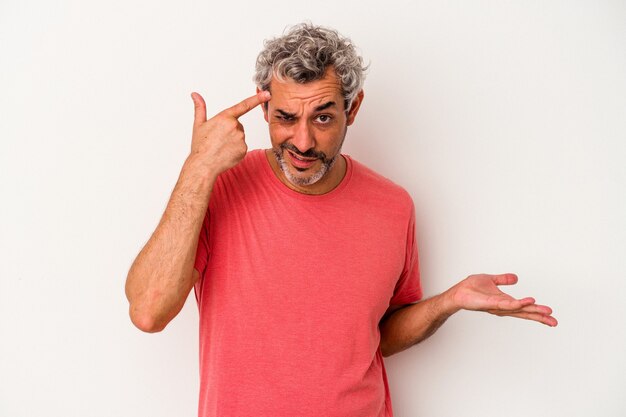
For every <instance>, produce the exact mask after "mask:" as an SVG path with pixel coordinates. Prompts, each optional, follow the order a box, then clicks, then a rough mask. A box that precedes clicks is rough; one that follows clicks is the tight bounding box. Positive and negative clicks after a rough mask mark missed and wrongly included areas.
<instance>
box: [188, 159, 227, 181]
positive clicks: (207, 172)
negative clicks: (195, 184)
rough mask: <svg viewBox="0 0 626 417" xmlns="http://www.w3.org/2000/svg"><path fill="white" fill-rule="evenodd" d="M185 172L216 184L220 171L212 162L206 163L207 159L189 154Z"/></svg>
mask: <svg viewBox="0 0 626 417" xmlns="http://www.w3.org/2000/svg"><path fill="white" fill-rule="evenodd" d="M183 170H184V171H186V172H188V173H189V174H190V175H192V176H199V177H203V178H206V179H207V180H209V181H210V182H211V183H213V182H215V180H216V179H217V176H218V175H219V174H220V171H219V170H218V169H217V168H216V167H215V166H214V165H213V164H211V163H210V162H207V161H206V158H202V157H201V156H199V155H198V154H193V153H192V154H189V156H187V159H186V160H185V163H184V165H183Z"/></svg>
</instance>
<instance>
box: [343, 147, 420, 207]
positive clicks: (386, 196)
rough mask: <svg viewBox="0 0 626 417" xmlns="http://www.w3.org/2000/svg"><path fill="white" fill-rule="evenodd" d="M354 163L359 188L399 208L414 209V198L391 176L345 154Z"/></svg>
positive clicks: (355, 181) (356, 182)
mask: <svg viewBox="0 0 626 417" xmlns="http://www.w3.org/2000/svg"><path fill="white" fill-rule="evenodd" d="M345 156H346V157H347V158H348V159H349V160H350V162H351V164H352V181H353V183H354V184H355V186H356V187H357V189H358V190H359V193H364V194H366V195H368V196H370V197H373V198H376V199H382V200H384V201H385V202H386V203H387V204H391V205H393V206H395V207H398V208H403V209H408V210H410V211H412V210H413V199H412V197H411V195H410V194H409V192H408V191H407V190H406V189H405V188H404V187H402V186H401V185H399V184H396V183H395V182H393V181H392V180H390V179H389V178H387V177H385V176H383V175H382V174H379V173H378V172H376V171H374V170H373V169H371V168H369V167H367V166H366V165H364V164H363V163H361V162H359V161H357V160H356V159H354V158H352V157H350V156H348V155H345Z"/></svg>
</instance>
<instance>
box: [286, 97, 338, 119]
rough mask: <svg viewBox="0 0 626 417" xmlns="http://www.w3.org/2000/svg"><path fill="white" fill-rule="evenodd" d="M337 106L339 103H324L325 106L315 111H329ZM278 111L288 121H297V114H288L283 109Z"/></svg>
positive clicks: (318, 107)
mask: <svg viewBox="0 0 626 417" xmlns="http://www.w3.org/2000/svg"><path fill="white" fill-rule="evenodd" d="M336 105H337V103H335V102H334V101H329V102H328V103H324V104H322V105H320V106H317V107H316V108H314V109H313V111H316V112H318V111H322V110H326V109H328V108H330V107H332V106H336ZM276 111H277V112H278V113H280V114H281V115H282V116H283V117H285V118H288V119H295V117H296V114H295V113H289V112H286V111H284V110H281V109H276Z"/></svg>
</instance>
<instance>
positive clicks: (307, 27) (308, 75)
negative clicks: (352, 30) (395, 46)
mask: <svg viewBox="0 0 626 417" xmlns="http://www.w3.org/2000/svg"><path fill="white" fill-rule="evenodd" d="M330 66H332V67H333V68H334V70H335V73H336V74H337V77H338V78H339V80H340V81H341V89H342V92H343V97H344V105H345V109H346V111H347V110H348V109H350V106H351V105H352V100H354V98H355V97H356V95H357V94H358V93H359V91H361V89H362V88H363V82H364V81H365V71H366V70H367V66H364V65H363V59H362V58H361V57H360V56H359V55H358V54H357V52H356V48H355V46H354V45H353V44H352V42H351V41H350V39H348V38H346V37H343V36H341V35H340V34H339V32H337V31H336V30H334V29H329V28H325V27H322V26H314V25H313V24H311V23H301V24H298V25H296V26H293V27H291V28H290V29H289V30H288V32H287V33H286V34H283V36H281V37H278V38H274V39H270V40H266V41H265V42H264V48H263V50H262V51H261V52H260V53H259V56H258V57H257V60H256V71H255V74H254V78H253V80H254V82H255V83H256V85H257V87H258V88H259V89H261V90H269V89H270V83H271V81H272V77H273V76H274V77H276V78H277V79H278V80H280V81H285V78H290V79H292V80H294V81H296V82H298V83H301V84H304V83H307V82H310V81H315V80H319V79H321V78H323V77H324V74H325V72H326V69H327V68H328V67H330Z"/></svg>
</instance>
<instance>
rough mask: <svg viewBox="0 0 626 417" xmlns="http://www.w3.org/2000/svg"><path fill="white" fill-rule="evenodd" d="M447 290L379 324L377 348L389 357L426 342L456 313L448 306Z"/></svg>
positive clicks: (392, 315) (448, 292)
mask: <svg viewBox="0 0 626 417" xmlns="http://www.w3.org/2000/svg"><path fill="white" fill-rule="evenodd" d="M452 298H453V297H452V296H451V290H448V291H446V292H444V293H442V294H439V295H437V296H435V297H432V298H429V299H426V300H424V301H421V302H419V303H417V304H414V305H411V306H408V307H404V308H401V309H400V310H397V311H395V312H394V313H392V314H391V315H390V316H389V317H388V318H387V319H386V320H384V321H383V322H382V323H381V324H380V335H381V341H380V348H381V352H382V354H383V356H385V357H387V356H391V355H393V354H395V353H398V352H401V351H403V350H405V349H408V348H409V347H411V346H413V345H416V344H417V343H419V342H421V341H422V340H425V339H427V338H428V337H430V336H431V335H432V334H433V333H435V332H436V331H437V329H438V328H439V327H440V326H441V325H442V324H443V323H444V322H445V321H446V320H447V319H448V317H450V316H451V315H452V314H454V313H456V312H457V311H459V308H457V307H456V306H455V305H454V304H453V302H452Z"/></svg>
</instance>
